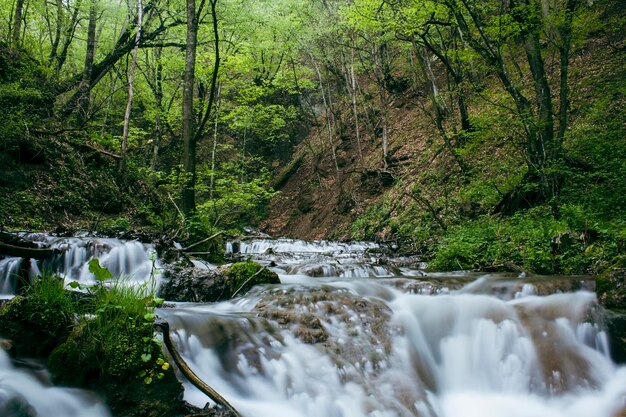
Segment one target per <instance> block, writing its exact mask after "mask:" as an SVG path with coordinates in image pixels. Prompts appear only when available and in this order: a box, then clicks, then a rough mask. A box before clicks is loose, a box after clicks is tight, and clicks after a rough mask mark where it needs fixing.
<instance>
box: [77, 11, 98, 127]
mask: <svg viewBox="0 0 626 417" xmlns="http://www.w3.org/2000/svg"><path fill="white" fill-rule="evenodd" d="M96 17H97V9H96V1H95V0H92V1H91V7H90V8H89V26H88V28H87V50H86V52H85V67H84V69H83V78H82V80H81V82H80V85H79V86H78V100H77V107H78V122H79V124H80V125H83V124H84V123H85V122H86V121H87V119H88V116H89V103H90V91H91V86H90V80H91V73H92V71H93V60H94V55H95V53H96Z"/></svg>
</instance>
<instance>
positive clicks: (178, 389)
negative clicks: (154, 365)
mask: <svg viewBox="0 0 626 417" xmlns="http://www.w3.org/2000/svg"><path fill="white" fill-rule="evenodd" d="M164 375H165V376H164V377H163V379H160V380H156V381H154V382H152V383H150V384H146V383H144V382H141V381H125V382H122V381H118V382H111V383H108V384H104V385H103V386H101V387H99V389H98V391H99V392H100V393H102V394H103V395H104V396H105V397H106V399H107V403H108V405H109V407H110V408H111V411H112V412H113V414H114V415H116V416H124V417H172V416H177V415H182V414H184V413H185V411H186V409H185V403H184V402H183V393H184V391H183V386H182V384H181V383H180V381H178V379H176V375H175V374H174V372H173V371H172V370H169V371H168V372H166V373H165V374H164Z"/></svg>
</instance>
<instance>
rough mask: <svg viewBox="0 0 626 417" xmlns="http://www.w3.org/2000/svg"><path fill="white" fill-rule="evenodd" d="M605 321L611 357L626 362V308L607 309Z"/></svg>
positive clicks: (618, 361) (619, 361) (616, 360)
mask: <svg viewBox="0 0 626 417" xmlns="http://www.w3.org/2000/svg"><path fill="white" fill-rule="evenodd" d="M605 321H606V327H607V330H608V332H609V345H610V349H611V357H612V358H613V360H614V361H615V362H617V363H626V310H623V311H611V310H609V311H607V312H606V318H605Z"/></svg>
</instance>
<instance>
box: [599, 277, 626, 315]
mask: <svg viewBox="0 0 626 417" xmlns="http://www.w3.org/2000/svg"><path fill="white" fill-rule="evenodd" d="M596 294H597V295H598V301H599V302H600V304H602V306H604V307H605V308H608V309H617V310H626V269H625V268H620V269H615V270H613V271H610V272H607V273H605V274H603V275H600V276H598V277H597V278H596Z"/></svg>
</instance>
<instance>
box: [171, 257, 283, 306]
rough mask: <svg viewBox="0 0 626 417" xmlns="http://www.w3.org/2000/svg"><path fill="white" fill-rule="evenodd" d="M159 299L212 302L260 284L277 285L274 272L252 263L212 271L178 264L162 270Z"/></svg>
mask: <svg viewBox="0 0 626 417" xmlns="http://www.w3.org/2000/svg"><path fill="white" fill-rule="evenodd" d="M163 276H164V277H165V282H164V283H163V284H162V285H161V288H160V289H159V297H161V298H164V299H165V300H168V301H186V302H214V301H222V300H228V299H231V298H233V297H234V296H236V295H242V294H244V293H245V292H247V291H248V290H250V288H252V287H253V286H255V285H260V284H280V279H279V278H278V275H277V274H276V273H275V272H272V271H270V270H269V269H267V268H266V267H264V266H261V265H259V264H257V263H255V262H252V261H246V262H237V263H234V264H232V265H230V266H223V267H219V268H216V269H213V270H207V269H200V268H190V267H184V266H180V265H174V266H169V267H167V268H165V271H164V274H163Z"/></svg>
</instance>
